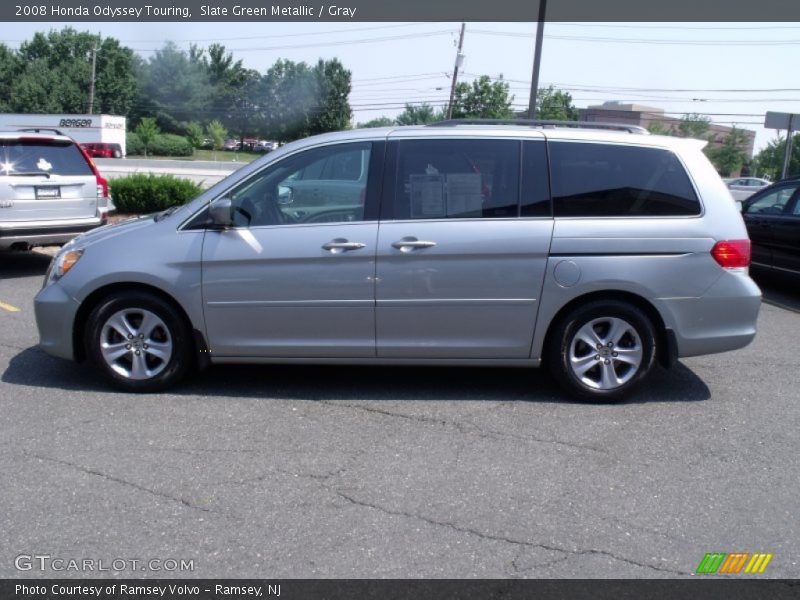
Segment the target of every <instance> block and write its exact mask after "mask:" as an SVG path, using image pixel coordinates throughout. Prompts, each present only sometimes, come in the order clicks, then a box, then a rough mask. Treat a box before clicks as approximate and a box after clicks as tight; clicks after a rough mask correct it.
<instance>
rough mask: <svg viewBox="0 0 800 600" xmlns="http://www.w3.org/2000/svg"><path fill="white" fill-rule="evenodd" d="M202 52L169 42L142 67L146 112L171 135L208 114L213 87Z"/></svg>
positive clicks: (144, 108)
mask: <svg viewBox="0 0 800 600" xmlns="http://www.w3.org/2000/svg"><path fill="white" fill-rule="evenodd" d="M198 52H199V50H198V49H197V48H196V47H195V46H193V47H192V48H190V51H189V52H188V53H187V52H185V51H184V50H181V49H179V48H178V47H177V46H176V45H175V44H174V43H172V42H167V43H166V44H165V45H164V47H163V48H161V49H160V50H156V52H155V54H154V55H153V56H152V57H151V58H150V60H149V61H148V62H147V63H146V64H144V65H143V66H142V70H141V78H142V98H143V99H146V104H145V106H144V107H143V111H144V113H145V114H147V115H149V116H151V117H153V118H155V119H156V120H157V122H158V124H159V126H160V127H161V128H162V129H164V130H166V131H168V132H171V133H180V132H182V131H183V129H184V127H185V126H184V125H182V123H186V122H188V121H191V120H193V119H196V118H197V116H198V115H202V114H206V113H207V112H208V108H209V105H210V101H211V98H212V92H213V87H212V86H211V84H210V82H209V78H208V73H207V72H206V69H205V66H204V65H203V63H202V60H201V59H200V58H199V57H198Z"/></svg>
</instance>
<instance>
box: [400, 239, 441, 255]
mask: <svg viewBox="0 0 800 600" xmlns="http://www.w3.org/2000/svg"><path fill="white" fill-rule="evenodd" d="M435 245H436V242H431V241H428V240H418V239H417V238H415V237H410V236H409V237H404V238H403V239H402V240H397V241H396V242H394V243H393V244H392V248H397V249H398V250H400V252H412V251H414V250H419V249H422V248H433V247H434V246H435Z"/></svg>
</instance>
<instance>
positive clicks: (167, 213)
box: [153, 205, 180, 221]
mask: <svg viewBox="0 0 800 600" xmlns="http://www.w3.org/2000/svg"><path fill="white" fill-rule="evenodd" d="M179 208H180V206H177V205H176V206H170V207H169V208H168V209H167V210H162V211H161V212H160V213H158V214H156V216H155V217H153V220H154V221H160V220H161V219H164V218H166V217H168V216H170V215H171V214H172V213H174V212H175V211H176V210H178V209H179Z"/></svg>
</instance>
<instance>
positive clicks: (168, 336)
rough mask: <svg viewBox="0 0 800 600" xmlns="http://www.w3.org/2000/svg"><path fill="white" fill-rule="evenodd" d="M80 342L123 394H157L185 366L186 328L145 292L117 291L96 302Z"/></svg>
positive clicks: (175, 313) (188, 348) (164, 304)
mask: <svg viewBox="0 0 800 600" xmlns="http://www.w3.org/2000/svg"><path fill="white" fill-rule="evenodd" d="M84 342H85V345H86V351H87V356H88V357H89V359H90V360H91V361H92V363H94V365H95V366H96V367H97V368H98V369H99V370H100V372H101V373H102V374H103V375H104V376H105V378H106V379H108V380H109V381H111V383H113V384H114V385H115V386H116V387H118V388H120V389H122V390H125V391H129V392H151V391H157V390H162V389H164V388H166V387H169V386H170V385H172V384H174V383H176V382H177V381H178V380H180V379H181V378H182V377H183V376H184V375H185V374H186V372H187V370H188V369H189V367H190V366H191V358H192V352H191V348H192V341H191V334H190V331H189V328H188V327H187V325H186V323H185V322H184V320H183V318H182V317H181V315H180V314H179V313H178V311H177V310H175V309H174V308H173V307H172V306H171V305H170V304H169V303H168V302H165V301H164V300H162V299H161V298H159V297H158V296H155V295H153V294H150V293H147V292H118V293H115V294H112V295H110V296H108V297H107V298H106V299H105V300H103V301H102V302H100V303H99V304H98V305H97V306H96V307H95V308H94V310H92V312H91V313H90V315H89V318H88V321H87V328H86V333H85V338H84Z"/></svg>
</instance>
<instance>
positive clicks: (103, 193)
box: [75, 144, 109, 221]
mask: <svg viewBox="0 0 800 600" xmlns="http://www.w3.org/2000/svg"><path fill="white" fill-rule="evenodd" d="M75 145H76V146H77V147H78V150H80V151H81V154H83V158H85V159H86V162H87V163H88V164H89V167H90V168H91V169H92V173H94V179H95V182H96V183H97V212H98V213H100V219H101V220H102V221H106V220H107V219H108V198H109V194H108V181H107V180H106V179H105V177H102V176H101V175H100V171H98V170H97V165H96V164H94V161H93V160H92V157H91V156H89V153H88V152H87V151H86V148H84V147H83V146H81V145H80V144H75Z"/></svg>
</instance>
